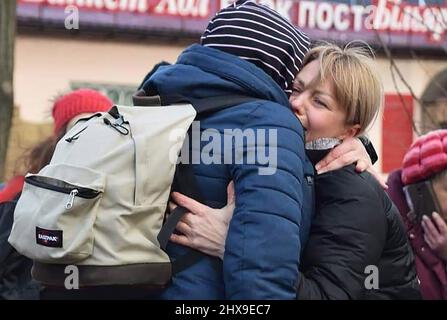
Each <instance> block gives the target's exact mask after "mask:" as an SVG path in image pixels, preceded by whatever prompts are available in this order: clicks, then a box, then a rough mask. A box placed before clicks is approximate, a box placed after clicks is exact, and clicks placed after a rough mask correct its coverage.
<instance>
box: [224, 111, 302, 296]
mask: <svg viewBox="0 0 447 320" xmlns="http://www.w3.org/2000/svg"><path fill="white" fill-rule="evenodd" d="M245 123H246V124H247V125H246V126H245V128H244V130H254V133H255V134H264V137H265V139H264V140H265V146H263V145H262V143H260V142H262V141H261V140H262V139H261V140H259V139H258V144H257V145H256V147H255V148H253V146H249V145H247V144H246V143H244V144H243V145H242V146H237V145H235V146H234V152H235V153H236V154H240V155H243V163H242V164H234V165H231V166H230V170H231V176H232V178H233V181H234V186H235V193H236V206H235V211H234V215H233V218H232V220H231V222H230V225H229V231H228V235H227V240H226V245H225V254H224V259H223V272H224V281H225V289H226V295H227V298H229V299H259V300H261V299H294V298H295V286H294V285H295V283H296V281H297V277H298V265H299V253H300V248H301V244H300V237H299V233H300V220H301V215H302V212H301V211H302V202H303V201H310V199H303V195H302V187H301V183H302V182H303V161H304V157H305V155H304V143H303V131H302V127H301V125H300V123H299V122H298V120H297V119H296V117H294V115H293V114H292V112H290V110H288V109H287V108H285V107H283V106H280V105H277V104H274V103H261V104H259V105H258V106H257V108H256V109H254V110H253V111H252V112H251V113H250V114H249V115H248V116H247V118H246V122H245ZM236 140H237V139H236ZM252 152H256V158H257V161H256V162H255V163H250V162H252V161H250V160H251V159H250V157H251V156H253V154H252ZM266 154H268V159H269V160H268V161H265V155H266ZM263 156H264V158H263Z"/></svg>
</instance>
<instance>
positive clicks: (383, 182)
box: [367, 166, 388, 190]
mask: <svg viewBox="0 0 447 320" xmlns="http://www.w3.org/2000/svg"><path fill="white" fill-rule="evenodd" d="M367 170H368V172H369V173H370V174H371V175H372V176H373V177H374V178H375V179H376V180H377V181H378V182H379V183H380V185H381V186H382V188H384V189H385V190H387V189H388V185H387V184H386V179H385V178H384V177H382V175H381V174H380V173H378V172H377V171H376V170H375V169H374V167H373V166H369V167H368V168H367Z"/></svg>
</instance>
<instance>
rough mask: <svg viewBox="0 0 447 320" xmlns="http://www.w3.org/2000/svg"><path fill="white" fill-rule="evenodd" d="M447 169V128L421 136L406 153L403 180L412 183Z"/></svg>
mask: <svg viewBox="0 0 447 320" xmlns="http://www.w3.org/2000/svg"><path fill="white" fill-rule="evenodd" d="M444 169H447V130H436V131H432V132H430V133H428V134H426V135H424V136H422V137H419V138H418V139H417V140H416V141H415V142H414V143H413V144H412V145H411V147H410V149H409V150H408V151H407V153H406V154H405V157H404V160H403V164H402V182H403V183H404V185H407V184H412V183H415V182H418V181H421V180H425V179H427V178H430V177H431V176H433V175H434V174H436V173H439V172H441V171H443V170H444Z"/></svg>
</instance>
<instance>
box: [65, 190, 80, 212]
mask: <svg viewBox="0 0 447 320" xmlns="http://www.w3.org/2000/svg"><path fill="white" fill-rule="evenodd" d="M78 193H79V191H78V189H73V190H71V192H70V197H69V198H68V202H67V204H66V205H65V209H67V210H70V209H71V207H73V202H74V199H75V197H76V195H77V194H78Z"/></svg>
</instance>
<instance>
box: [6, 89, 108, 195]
mask: <svg viewBox="0 0 447 320" xmlns="http://www.w3.org/2000/svg"><path fill="white" fill-rule="evenodd" d="M112 106H113V102H112V101H111V100H110V99H109V98H107V97H106V96H105V95H103V94H102V93H100V92H98V91H96V90H92V89H78V90H75V91H72V92H70V93H67V94H65V95H62V96H61V97H59V98H57V99H56V101H55V102H54V104H53V109H52V116H53V120H54V133H53V135H52V136H51V137H49V138H47V139H46V140H44V141H42V142H41V143H39V144H38V145H37V146H35V147H34V148H32V149H31V150H30V151H29V152H27V153H26V154H25V155H24V157H23V158H22V159H21V161H19V162H23V163H24V167H25V173H27V172H28V173H37V172H39V171H40V169H42V168H43V167H44V166H46V165H47V164H48V163H49V162H50V160H51V157H52V155H53V152H54V148H55V147H56V144H57V142H58V141H59V139H60V138H62V137H63V136H64V135H65V133H66V132H67V131H68V129H69V128H71V127H72V126H73V125H74V124H75V123H76V121H77V120H79V119H80V118H83V117H86V116H88V115H89V114H92V113H95V112H105V111H108V110H109V109H110V108H111V107H112ZM24 180H25V179H24V174H18V175H16V176H15V177H14V178H12V179H11V180H10V181H9V182H8V183H7V184H6V185H5V187H4V188H3V189H2V190H1V191H0V203H2V202H6V201H11V200H12V199H14V198H15V197H16V196H17V195H18V194H19V193H20V192H21V191H22V188H23V183H24Z"/></svg>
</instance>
